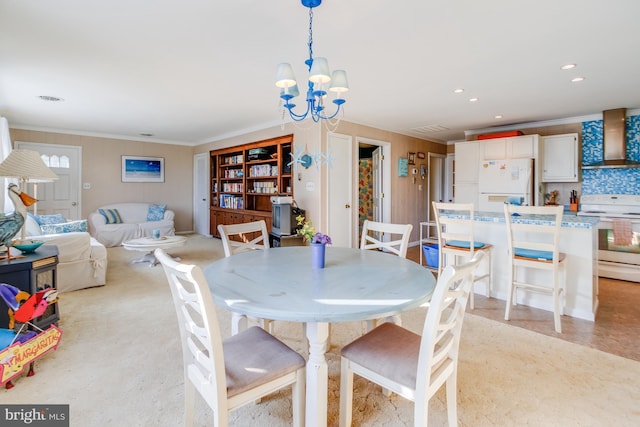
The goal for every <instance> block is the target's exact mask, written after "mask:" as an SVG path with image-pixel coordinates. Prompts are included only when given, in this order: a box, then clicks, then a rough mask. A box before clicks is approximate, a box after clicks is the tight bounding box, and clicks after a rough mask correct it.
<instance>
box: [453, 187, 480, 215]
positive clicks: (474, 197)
mask: <svg viewBox="0 0 640 427" xmlns="http://www.w3.org/2000/svg"><path fill="white" fill-rule="evenodd" d="M454 191H455V194H454V196H453V200H454V201H455V202H456V203H473V206H474V207H475V208H476V209H477V208H478V201H479V200H480V193H478V191H479V187H478V183H477V182H460V183H458V184H456V186H455V188H454Z"/></svg>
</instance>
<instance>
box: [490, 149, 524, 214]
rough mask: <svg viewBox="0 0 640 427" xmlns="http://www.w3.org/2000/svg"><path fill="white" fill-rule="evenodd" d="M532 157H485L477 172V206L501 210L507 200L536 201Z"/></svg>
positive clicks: (515, 201) (513, 201)
mask: <svg viewBox="0 0 640 427" xmlns="http://www.w3.org/2000/svg"><path fill="white" fill-rule="evenodd" d="M533 162H534V161H533V159H510V160H482V161H481V162H480V169H479V172H478V193H479V194H478V196H479V199H478V210H479V211H489V212H502V211H503V209H504V207H503V205H504V204H505V202H509V203H515V204H518V203H519V204H522V205H533V204H535V203H534V202H535V200H534V198H533V194H534V191H533V190H534V188H535V187H534V185H535V182H534V181H535V175H534V173H533V172H534V168H533V166H534V164H533Z"/></svg>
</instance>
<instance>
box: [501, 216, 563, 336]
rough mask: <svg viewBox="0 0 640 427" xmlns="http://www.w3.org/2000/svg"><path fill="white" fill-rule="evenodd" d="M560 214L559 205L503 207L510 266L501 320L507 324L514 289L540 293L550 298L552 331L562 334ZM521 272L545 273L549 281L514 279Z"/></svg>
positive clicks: (516, 292)
mask: <svg viewBox="0 0 640 427" xmlns="http://www.w3.org/2000/svg"><path fill="white" fill-rule="evenodd" d="M562 212H563V206H561V205H558V206H515V205H504V216H505V222H506V224H507V241H508V259H509V263H510V265H509V281H508V286H509V290H508V294H507V305H506V309H505V313H504V319H505V320H509V317H510V315H511V306H512V305H516V304H517V301H518V289H523V290H527V291H532V292H537V293H543V294H547V295H551V296H552V297H553V319H554V324H555V330H556V332H558V333H561V332H562V326H561V323H560V316H561V315H562V314H563V310H564V297H565V284H566V270H565V264H566V262H565V260H566V255H565V254H564V253H562V252H560V250H559V249H560V227H561V225H562ZM524 268H529V269H535V270H544V271H548V272H550V274H551V278H550V280H549V279H548V278H546V277H544V279H540V278H538V280H536V282H537V283H531V282H532V279H533V277H532V276H533V275H526V276H525V275H518V272H519V270H521V269H524ZM525 280H526V281H525Z"/></svg>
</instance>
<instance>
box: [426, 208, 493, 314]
mask: <svg viewBox="0 0 640 427" xmlns="http://www.w3.org/2000/svg"><path fill="white" fill-rule="evenodd" d="M432 206H433V213H434V216H435V220H436V229H437V233H438V274H441V273H442V270H443V269H444V268H445V267H446V266H447V265H448V264H449V259H450V258H449V257H453V261H452V262H453V264H456V263H457V262H458V259H459V258H461V259H462V260H464V261H468V260H469V259H471V258H472V257H473V254H474V253H476V252H479V251H480V252H484V253H486V257H485V262H486V268H485V270H484V271H483V272H482V273H477V274H476V276H475V277H474V279H473V284H474V286H473V287H472V289H471V296H470V297H469V307H470V308H471V309H472V310H473V309H474V308H475V300H474V289H475V284H476V283H477V282H483V281H484V282H485V293H486V296H487V298H491V282H492V281H493V274H492V266H491V252H492V251H493V246H492V245H490V244H488V243H484V242H481V241H478V240H476V239H475V235H474V230H473V228H474V222H475V220H474V208H473V203H440V202H432ZM443 212H446V215H442V213H443Z"/></svg>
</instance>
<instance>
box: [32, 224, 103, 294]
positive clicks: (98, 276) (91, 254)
mask: <svg viewBox="0 0 640 427" xmlns="http://www.w3.org/2000/svg"><path fill="white" fill-rule="evenodd" d="M25 234H26V236H27V237H28V238H29V239H31V240H42V241H44V242H45V243H44V244H45V245H55V246H57V247H58V266H57V267H56V272H57V284H58V292H69V291H75V290H78V289H85V288H90V287H93V286H102V285H104V284H105V283H106V276H107V249H106V248H105V247H104V245H102V244H101V243H100V242H98V241H97V240H96V239H94V238H93V237H91V236H90V235H89V233H88V232H81V231H75V232H70V233H59V234H42V229H41V228H40V225H39V224H38V222H37V221H36V220H35V219H33V217H31V216H30V215H29V216H27V220H26V224H25Z"/></svg>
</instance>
